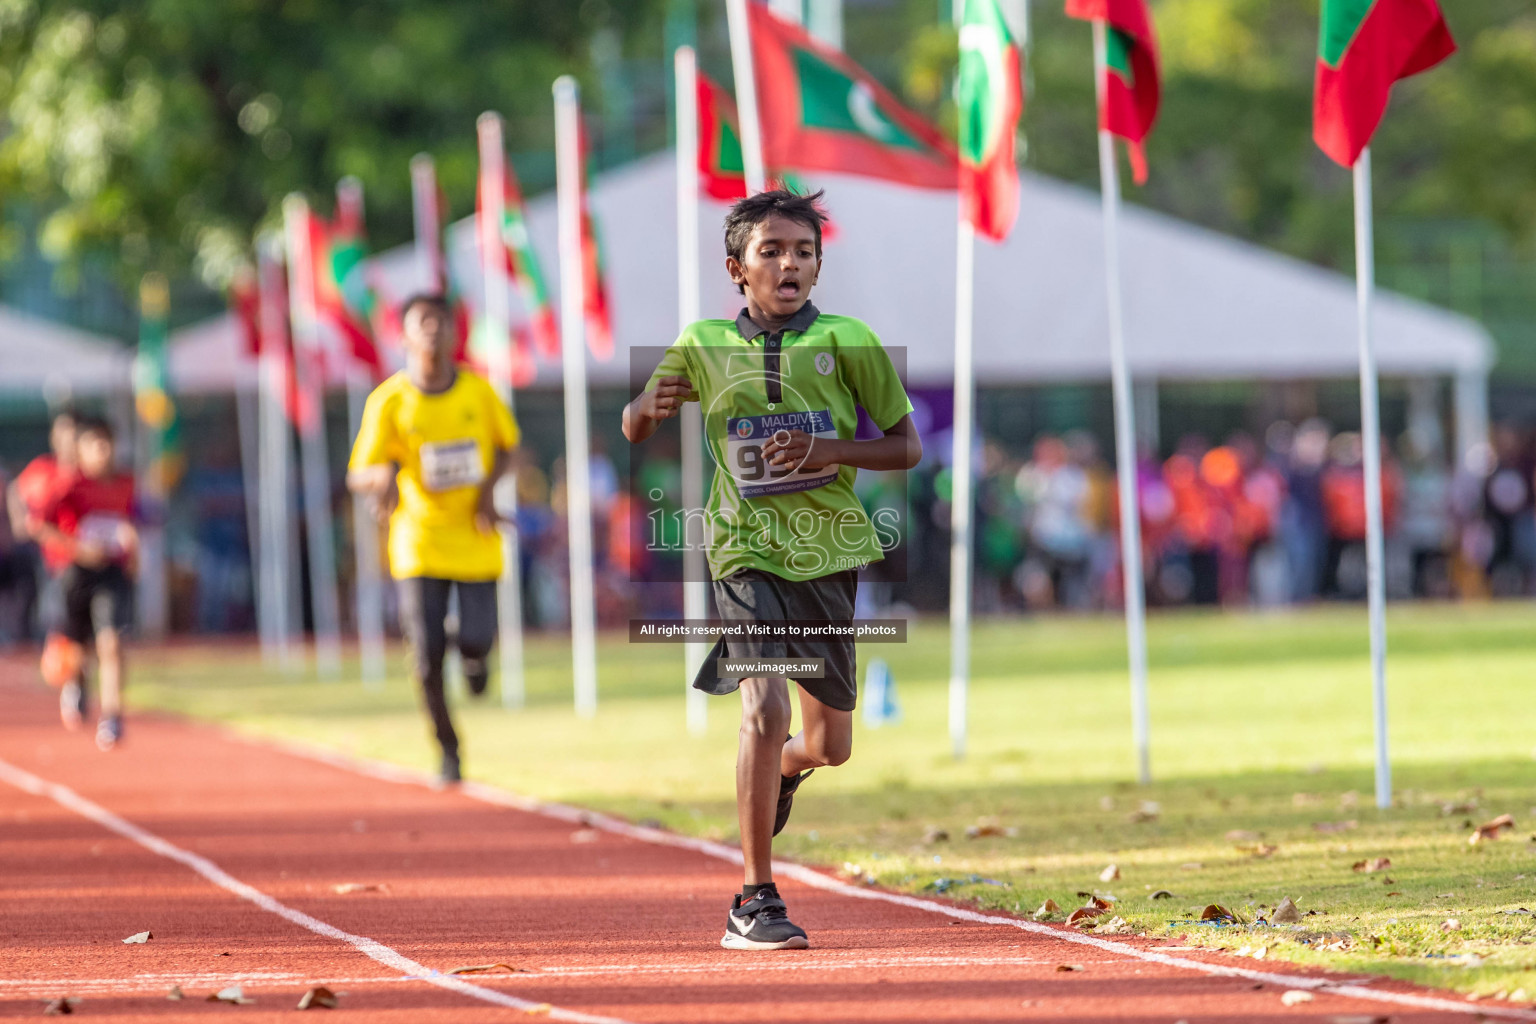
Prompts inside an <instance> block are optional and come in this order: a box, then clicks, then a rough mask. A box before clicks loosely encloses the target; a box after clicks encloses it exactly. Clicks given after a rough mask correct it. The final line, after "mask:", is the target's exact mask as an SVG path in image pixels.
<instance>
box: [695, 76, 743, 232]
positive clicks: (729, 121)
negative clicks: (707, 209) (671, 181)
mask: <svg viewBox="0 0 1536 1024" xmlns="http://www.w3.org/2000/svg"><path fill="white" fill-rule="evenodd" d="M697 90H698V97H699V183H700V184H701V185H703V187H704V194H705V195H707V196H710V197H711V198H713V199H719V200H720V201H722V202H726V203H730V202H735V201H736V200H737V199H745V198H746V195H747V165H746V161H745V160H744V159H743V158H742V155H741V130H740V128H738V127H737V125H738V123H739V122H738V121H737V119H736V101H735V100H734V99H732V98H731V94H730V93H728V92H726V91H725V90H724V89H722V88H720V86H718V85H716V84H715V83H714V82H713V81H711V80H710V78H709V76H708V75H705V74H704V73H703V72H700V73H699V74H698V76H697Z"/></svg>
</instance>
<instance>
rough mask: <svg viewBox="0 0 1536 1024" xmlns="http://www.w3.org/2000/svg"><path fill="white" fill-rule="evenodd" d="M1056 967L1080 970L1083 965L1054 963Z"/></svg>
mask: <svg viewBox="0 0 1536 1024" xmlns="http://www.w3.org/2000/svg"><path fill="white" fill-rule="evenodd" d="M1056 969H1057V970H1058V971H1080V970H1082V969H1083V965H1082V964H1057V965H1056Z"/></svg>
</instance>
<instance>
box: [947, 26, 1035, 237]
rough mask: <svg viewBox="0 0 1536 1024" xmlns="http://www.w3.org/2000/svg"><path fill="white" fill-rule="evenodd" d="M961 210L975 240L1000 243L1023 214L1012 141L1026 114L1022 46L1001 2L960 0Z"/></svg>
mask: <svg viewBox="0 0 1536 1024" xmlns="http://www.w3.org/2000/svg"><path fill="white" fill-rule="evenodd" d="M962 2H963V3H964V4H965V10H964V12H963V14H964V16H963V18H962V19H961V22H960V81H959V95H958V101H959V102H958V106H959V113H960V132H959V135H960V210H961V216H962V217H964V218H965V219H966V220H967V221H969V222H970V224H971V225H972V226H973V227H975V229H976V232H977V234H980V235H982V236H984V237H986V238H990V239H992V240H993V241H998V242H1000V241H1002V240H1003V239H1004V238H1007V237H1008V232H1009V231H1011V230H1012V229H1013V222H1014V218H1016V217H1017V216H1018V213H1019V169H1018V165H1017V164H1016V163H1015V161H1014V137H1015V135H1016V134H1017V132H1018V125H1019V115H1020V114H1022V113H1023V112H1024V87H1023V85H1022V79H1021V77H1020V71H1021V70H1022V58H1021V56H1020V54H1019V45H1018V43H1016V42H1015V41H1014V39H1013V35H1012V34H1011V33H1010V32H1009V31H1008V23H1007V22H1006V21H1004V20H1003V12H1002V11H1001V10H999V8H998V6H997V0H962Z"/></svg>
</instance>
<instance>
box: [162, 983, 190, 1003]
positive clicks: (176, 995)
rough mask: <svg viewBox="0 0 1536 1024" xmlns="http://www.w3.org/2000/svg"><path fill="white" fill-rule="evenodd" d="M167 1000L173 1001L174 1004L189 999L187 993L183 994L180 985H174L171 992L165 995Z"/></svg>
mask: <svg viewBox="0 0 1536 1024" xmlns="http://www.w3.org/2000/svg"><path fill="white" fill-rule="evenodd" d="M165 998H167V999H169V1000H171V1001H172V1002H180V1001H181V1000H183V999H185V998H187V996H186V993H184V992H182V990H181V986H180V985H172V986H171V990H170V991H169V992H167V993H166V994H165Z"/></svg>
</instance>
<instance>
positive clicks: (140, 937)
mask: <svg viewBox="0 0 1536 1024" xmlns="http://www.w3.org/2000/svg"><path fill="white" fill-rule="evenodd" d="M154 937H155V936H154V934H153V933H152V932H139V933H138V934H136V935H130V936H128V937H127V938H126V939H124V940H123V944H124V945H133V944H135V943H143V942H148V941H149V940H150V939H152V938H154Z"/></svg>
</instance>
